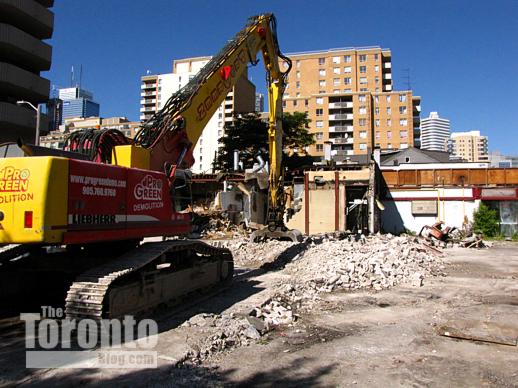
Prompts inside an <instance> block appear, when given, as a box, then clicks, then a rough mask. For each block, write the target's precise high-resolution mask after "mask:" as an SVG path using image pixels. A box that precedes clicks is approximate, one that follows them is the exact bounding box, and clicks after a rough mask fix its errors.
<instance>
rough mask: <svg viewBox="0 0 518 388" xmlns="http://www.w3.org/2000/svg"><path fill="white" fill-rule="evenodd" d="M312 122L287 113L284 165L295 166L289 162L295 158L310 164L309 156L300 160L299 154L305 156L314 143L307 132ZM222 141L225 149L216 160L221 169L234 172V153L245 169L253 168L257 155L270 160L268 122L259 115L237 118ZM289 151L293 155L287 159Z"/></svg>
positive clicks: (306, 118)
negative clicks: (236, 151)
mask: <svg viewBox="0 0 518 388" xmlns="http://www.w3.org/2000/svg"><path fill="white" fill-rule="evenodd" d="M309 122H310V120H309V119H308V117H307V114H306V113H301V112H295V113H284V116H283V120H282V125H283V132H284V136H283V146H284V149H285V156H284V162H285V165H291V164H293V163H290V162H289V160H290V159H292V158H294V160H295V159H296V160H297V161H299V162H300V160H304V161H305V162H308V159H307V158H308V157H307V156H306V157H305V158H304V157H301V156H300V154H304V149H305V147H307V146H309V145H311V144H314V143H315V140H314V137H313V135H312V134H311V133H309V131H308V128H309ZM219 140H220V142H221V143H222V144H223V147H222V148H221V149H220V152H219V154H218V155H217V157H216V159H215V161H214V164H215V167H216V169H218V170H222V171H230V170H232V168H233V164H234V150H239V159H240V161H242V162H243V165H244V167H245V168H251V167H252V166H253V165H254V163H255V162H256V156H257V155H258V154H260V155H262V157H263V159H264V160H268V123H267V122H265V121H262V120H261V118H260V117H259V114H257V113H250V114H246V115H242V116H238V117H236V118H235V120H234V122H233V123H232V124H231V125H228V126H226V127H225V135H224V136H223V137H222V138H220V139H219ZM286 151H287V154H289V155H290V156H287V154H286Z"/></svg>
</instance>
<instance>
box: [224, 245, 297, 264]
mask: <svg viewBox="0 0 518 388" xmlns="http://www.w3.org/2000/svg"><path fill="white" fill-rule="evenodd" d="M219 243H220V244H219V246H221V247H224V248H228V249H230V251H232V256H233V257H234V263H235V264H236V265H238V266H243V267H246V266H250V265H253V264H262V263H269V262H272V261H274V260H276V259H277V258H278V257H279V255H281V254H282V253H283V252H285V251H286V250H287V249H288V248H290V247H291V246H293V245H294V244H296V243H293V242H289V241H278V240H270V241H267V242H260V243H251V242H250V241H249V239H245V238H241V239H234V240H230V241H221V242H219Z"/></svg>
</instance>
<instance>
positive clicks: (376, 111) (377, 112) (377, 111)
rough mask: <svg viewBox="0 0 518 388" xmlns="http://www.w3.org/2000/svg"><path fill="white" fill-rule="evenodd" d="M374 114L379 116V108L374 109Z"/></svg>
mask: <svg viewBox="0 0 518 388" xmlns="http://www.w3.org/2000/svg"><path fill="white" fill-rule="evenodd" d="M374 114H376V115H379V114H380V108H379V107H376V108H374Z"/></svg>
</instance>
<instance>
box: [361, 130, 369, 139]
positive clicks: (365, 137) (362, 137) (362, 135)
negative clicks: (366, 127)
mask: <svg viewBox="0 0 518 388" xmlns="http://www.w3.org/2000/svg"><path fill="white" fill-rule="evenodd" d="M360 138H361V139H367V131H360Z"/></svg>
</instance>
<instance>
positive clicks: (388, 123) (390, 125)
mask: <svg viewBox="0 0 518 388" xmlns="http://www.w3.org/2000/svg"><path fill="white" fill-rule="evenodd" d="M387 127H392V120H391V119H387Z"/></svg>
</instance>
